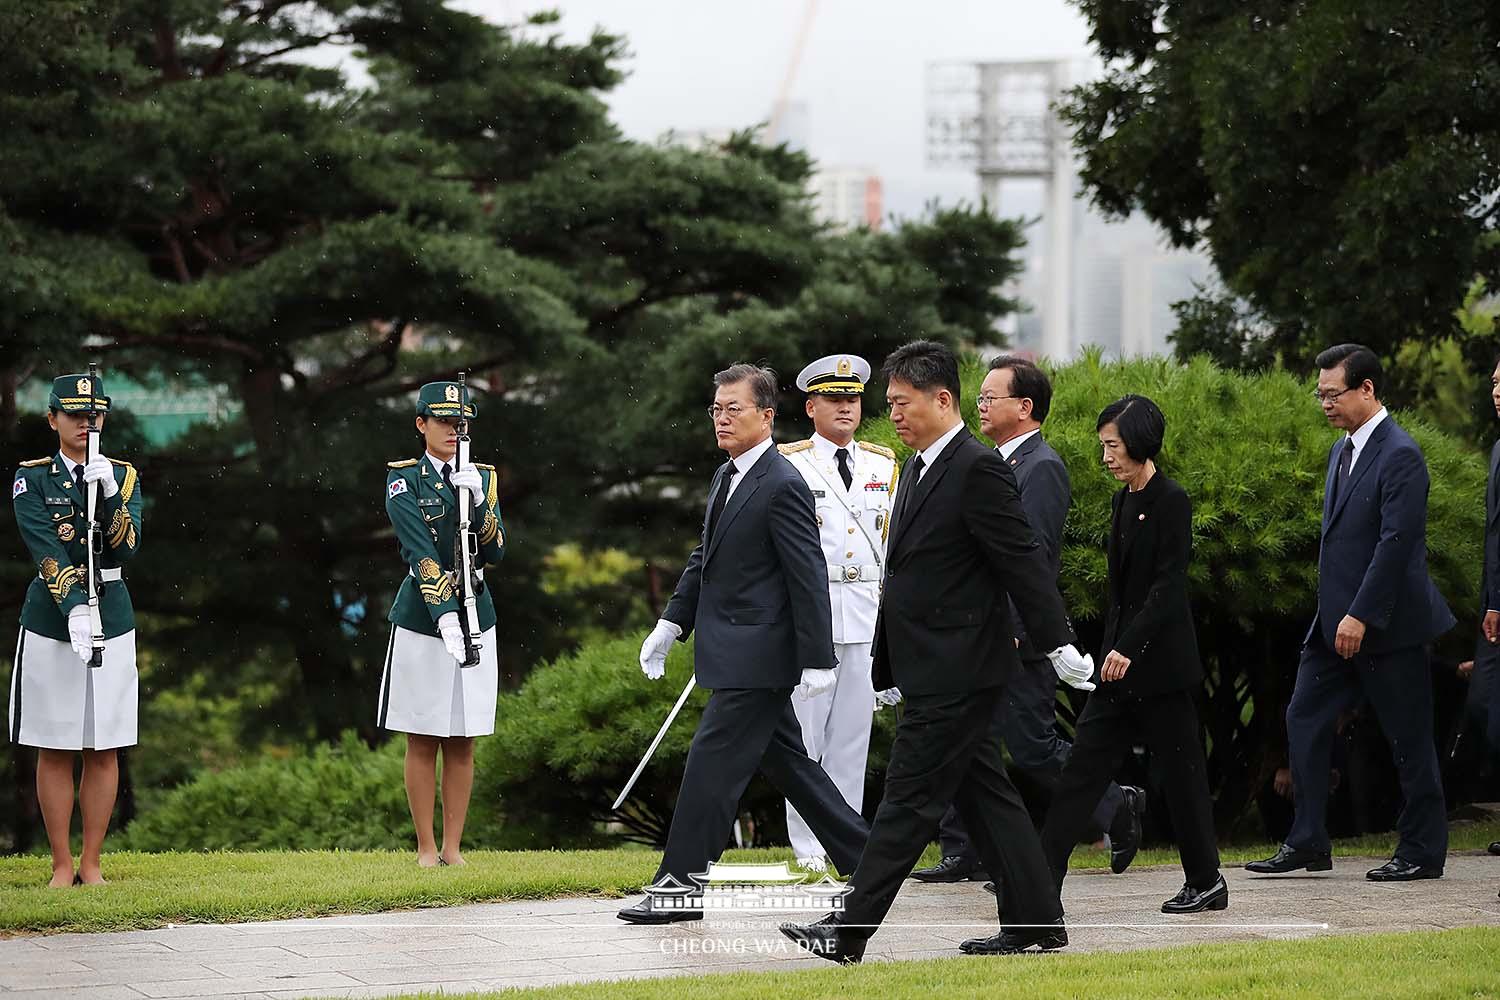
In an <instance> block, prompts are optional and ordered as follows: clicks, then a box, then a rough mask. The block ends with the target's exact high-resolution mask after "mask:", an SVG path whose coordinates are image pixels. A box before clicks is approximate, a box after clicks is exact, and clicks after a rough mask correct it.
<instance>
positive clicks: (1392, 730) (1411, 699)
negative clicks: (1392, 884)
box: [1286, 635, 1448, 868]
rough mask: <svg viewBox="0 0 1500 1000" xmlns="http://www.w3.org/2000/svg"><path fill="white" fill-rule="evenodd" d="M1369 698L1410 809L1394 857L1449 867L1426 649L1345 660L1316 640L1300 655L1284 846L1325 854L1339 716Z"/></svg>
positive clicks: (1290, 724) (1291, 717)
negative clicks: (1290, 814) (1290, 808)
mask: <svg viewBox="0 0 1500 1000" xmlns="http://www.w3.org/2000/svg"><path fill="white" fill-rule="evenodd" d="M1361 696H1363V697H1364V698H1366V699H1368V700H1369V702H1370V704H1371V705H1372V706H1373V707H1374V709H1375V718H1376V721H1378V722H1379V723H1380V729H1381V731H1382V732H1384V733H1385V738H1386V742H1387V743H1389V744H1390V747H1391V757H1392V759H1393V760H1394V761H1395V764H1396V773H1397V775H1398V776H1399V777H1400V780H1401V792H1402V794H1403V795H1404V796H1405V799H1406V803H1405V805H1404V806H1403V808H1402V810H1401V816H1400V817H1399V818H1398V819H1397V821H1396V830H1397V834H1398V840H1397V845H1396V857H1398V858H1400V859H1401V860H1403V861H1406V862H1408V863H1410V864H1416V865H1428V866H1432V867H1436V868H1441V867H1442V866H1443V862H1444V860H1445V859H1446V858H1447V855H1448V815H1447V806H1446V804H1445V802H1444V799H1443V782H1442V777H1441V775H1440V773H1439V771H1438V758H1437V747H1436V746H1435V744H1434V742H1433V733H1432V727H1433V723H1432V677H1431V675H1430V674H1429V672H1428V664H1427V650H1426V648H1425V647H1423V646H1411V647H1408V648H1406V649H1398V650H1393V651H1391V652H1387V653H1380V654H1376V655H1372V654H1369V653H1357V654H1355V656H1354V657H1353V658H1352V659H1348V660H1345V659H1344V658H1342V657H1341V656H1339V655H1338V654H1337V653H1335V652H1333V650H1331V649H1329V648H1328V647H1327V646H1326V645H1324V643H1323V640H1322V639H1321V638H1320V637H1319V636H1317V635H1314V636H1313V638H1312V640H1311V641H1310V642H1309V643H1308V644H1307V645H1306V646H1304V647H1303V648H1302V662H1301V663H1300V664H1298V667H1297V685H1296V687H1295V688H1294V689H1293V690H1292V701H1291V704H1290V705H1288V706H1287V710H1286V731H1287V743H1288V751H1289V754H1288V755H1289V756H1290V758H1291V769H1292V798H1293V803H1294V804H1295V806H1296V815H1295V818H1294V819H1293V820H1292V829H1291V832H1290V833H1288V834H1287V838H1286V843H1287V846H1289V847H1295V848H1298V849H1299V850H1305V851H1326V850H1328V849H1329V841H1328V824H1327V815H1328V770H1329V761H1330V757H1331V754H1332V750H1333V738H1334V731H1335V729H1336V727H1337V725H1338V720H1339V716H1340V715H1341V714H1342V713H1343V712H1345V711H1346V710H1348V709H1350V708H1353V707H1354V706H1355V705H1356V704H1358V702H1359V699H1360V697H1361Z"/></svg>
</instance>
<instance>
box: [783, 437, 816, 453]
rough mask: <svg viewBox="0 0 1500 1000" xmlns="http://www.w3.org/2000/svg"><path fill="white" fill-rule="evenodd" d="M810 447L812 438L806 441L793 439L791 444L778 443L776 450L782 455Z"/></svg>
mask: <svg viewBox="0 0 1500 1000" xmlns="http://www.w3.org/2000/svg"><path fill="white" fill-rule="evenodd" d="M811 447H812V438H808V439H807V440H806V441H793V442H792V443H791V444H778V445H777V446H776V450H777V451H779V452H781V453H782V454H783V455H795V454H797V452H799V451H806V450H807V449H809V448H811Z"/></svg>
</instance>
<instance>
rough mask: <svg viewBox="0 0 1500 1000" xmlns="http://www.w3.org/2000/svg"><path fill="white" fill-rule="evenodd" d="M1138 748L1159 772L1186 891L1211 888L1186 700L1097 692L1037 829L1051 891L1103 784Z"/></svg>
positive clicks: (1213, 848)
mask: <svg viewBox="0 0 1500 1000" xmlns="http://www.w3.org/2000/svg"><path fill="white" fill-rule="evenodd" d="M1137 743H1143V744H1145V746H1146V748H1147V749H1148V750H1149V751H1150V752H1151V760H1152V765H1153V767H1154V768H1159V769H1160V773H1161V775H1162V778H1163V784H1162V787H1163V789H1164V791H1165V795H1166V800H1167V809H1168V812H1169V813H1170V815H1171V817H1172V831H1173V833H1174V834H1176V837H1177V852H1178V854H1179V856H1180V857H1181V859H1182V871H1183V874H1184V875H1185V876H1186V878H1187V882H1188V884H1189V885H1191V886H1193V887H1194V888H1196V889H1207V888H1210V887H1211V886H1212V885H1213V884H1214V883H1215V882H1216V881H1218V878H1219V848H1218V843H1217V841H1216V840H1215V838H1214V812H1213V797H1212V796H1211V794H1210V793H1209V789H1208V766H1207V763H1206V762H1205V760H1204V758H1203V745H1202V743H1201V742H1200V737H1199V734H1198V710H1197V708H1196V707H1195V706H1194V704H1193V697H1192V694H1191V693H1190V692H1188V691H1173V692H1168V693H1166V694H1158V695H1148V696H1145V697H1118V698H1117V697H1111V696H1110V695H1109V694H1108V693H1106V692H1105V691H1103V690H1101V691H1099V692H1096V693H1094V694H1093V695H1091V696H1090V697H1089V700H1088V703H1087V704H1086V705H1084V707H1083V714H1082V715H1080V716H1079V717H1078V727H1077V730H1076V731H1075V733H1074V739H1073V754H1072V756H1071V757H1070V758H1069V760H1068V763H1067V766H1066V767H1064V768H1063V773H1062V779H1061V780H1060V781H1059V782H1058V785H1057V794H1056V795H1055V796H1054V797H1053V799H1052V808H1051V809H1049V810H1048V812H1047V823H1046V826H1045V827H1043V829H1042V847H1043V849H1044V850H1045V851H1046V853H1047V864H1048V866H1049V867H1050V868H1051V870H1052V877H1053V879H1054V880H1055V882H1056V884H1057V885H1059V886H1061V885H1062V882H1063V877H1064V876H1065V875H1067V872H1068V857H1069V856H1070V855H1071V854H1072V853H1073V848H1074V847H1075V846H1076V845H1077V843H1078V840H1079V836H1080V834H1082V833H1083V832H1084V831H1085V830H1086V829H1087V828H1088V824H1089V816H1090V814H1091V813H1092V812H1093V810H1094V807H1095V805H1096V804H1097V803H1098V801H1099V796H1100V794H1101V793H1102V792H1103V791H1104V789H1105V787H1106V786H1107V785H1108V784H1109V781H1110V776H1111V775H1113V774H1114V773H1115V769H1116V768H1118V767H1119V766H1120V760H1121V758H1123V757H1124V756H1125V754H1126V753H1128V752H1129V751H1130V748H1131V747H1132V746H1134V745H1135V744H1137Z"/></svg>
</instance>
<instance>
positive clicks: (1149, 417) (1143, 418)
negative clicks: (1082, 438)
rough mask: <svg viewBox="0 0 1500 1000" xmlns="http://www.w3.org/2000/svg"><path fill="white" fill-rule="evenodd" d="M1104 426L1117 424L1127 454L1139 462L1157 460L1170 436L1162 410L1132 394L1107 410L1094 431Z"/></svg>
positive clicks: (1109, 406)
mask: <svg viewBox="0 0 1500 1000" xmlns="http://www.w3.org/2000/svg"><path fill="white" fill-rule="evenodd" d="M1105 424H1114V425H1115V427H1116V428H1117V429H1118V430H1119V432H1120V441H1121V443H1123V444H1124V445H1125V453H1126V454H1127V455H1129V456H1130V457H1131V458H1133V459H1135V460H1136V461H1137V462H1144V461H1146V460H1147V459H1148V458H1155V457H1156V456H1157V454H1158V453H1159V452H1160V451H1161V443H1162V439H1163V438H1164V437H1166V435H1167V418H1166V417H1164V416H1162V413H1161V407H1159V406H1157V405H1156V404H1155V403H1153V402H1152V401H1151V400H1149V399H1147V398H1146V397H1145V396H1137V395H1136V394H1135V393H1131V394H1130V395H1128V396H1121V397H1120V398H1119V399H1117V400H1115V401H1114V402H1113V403H1110V404H1109V405H1108V406H1106V407H1105V408H1104V412H1102V413H1100V414H1099V422H1098V423H1097V424H1095V425H1094V430H1096V431H1101V430H1103V429H1104V425H1105Z"/></svg>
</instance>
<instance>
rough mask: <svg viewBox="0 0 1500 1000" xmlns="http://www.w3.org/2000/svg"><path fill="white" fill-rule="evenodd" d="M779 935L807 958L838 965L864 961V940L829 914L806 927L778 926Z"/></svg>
mask: <svg viewBox="0 0 1500 1000" xmlns="http://www.w3.org/2000/svg"><path fill="white" fill-rule="evenodd" d="M781 933H783V934H785V935H786V936H787V937H789V938H791V939H792V940H793V941H795V942H797V943H798V944H799V945H801V946H802V947H803V948H804V949H806V950H807V952H808V953H809V954H812V955H816V956H818V957H819V958H826V959H828V961H830V962H837V963H839V964H840V965H855V964H857V963H858V962H859V960H860V959H862V958H864V957H865V942H866V940H867V939H866V938H865V937H864V936H863V935H861V934H857V933H855V932H854V931H852V930H850V929H849V928H847V927H844V926H843V925H841V924H840V923H839V919H838V915H837V914H833V913H830V914H829V915H828V916H826V917H824V918H823V919H821V920H815V921H813V922H812V923H810V924H782V925H781Z"/></svg>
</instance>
